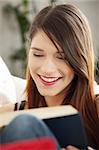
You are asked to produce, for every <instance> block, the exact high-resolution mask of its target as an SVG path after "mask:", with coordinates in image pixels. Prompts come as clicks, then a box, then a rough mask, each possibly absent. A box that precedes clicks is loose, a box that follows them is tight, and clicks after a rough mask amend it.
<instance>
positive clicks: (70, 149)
mask: <svg viewBox="0 0 99 150" xmlns="http://www.w3.org/2000/svg"><path fill="white" fill-rule="evenodd" d="M66 150H79V149H78V148H76V147H74V146H71V145H69V146H67V147H66Z"/></svg>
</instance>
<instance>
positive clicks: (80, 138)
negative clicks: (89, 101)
mask: <svg viewBox="0 0 99 150" xmlns="http://www.w3.org/2000/svg"><path fill="white" fill-rule="evenodd" d="M25 113H26V114H30V115H34V116H36V117H38V118H39V119H43V121H44V122H45V123H46V125H47V126H48V127H49V129H50V130H51V131H52V133H53V134H54V135H55V137H56V139H57V140H58V142H59V144H60V145H61V146H62V147H64V146H67V145H74V146H76V147H78V148H80V149H81V150H86V149H87V139H86V135H85V131H84V128H83V123H82V120H81V117H80V114H79V113H78V111H77V110H76V109H75V108H73V107H72V106H70V105H62V106H55V107H42V108H35V109H28V110H21V111H15V112H8V113H3V114H0V126H3V125H7V124H8V123H9V122H10V121H11V120H12V119H13V118H14V117H15V116H17V115H20V114H25Z"/></svg>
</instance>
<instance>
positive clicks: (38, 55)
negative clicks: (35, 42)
mask: <svg viewBox="0 0 99 150" xmlns="http://www.w3.org/2000/svg"><path fill="white" fill-rule="evenodd" d="M33 56H35V57H43V56H44V55H40V54H33ZM56 58H57V59H60V60H64V58H63V57H56Z"/></svg>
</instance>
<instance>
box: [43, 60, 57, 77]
mask: <svg viewBox="0 0 99 150" xmlns="http://www.w3.org/2000/svg"><path fill="white" fill-rule="evenodd" d="M41 72H42V73H43V74H44V75H46V76H52V75H54V74H55V73H56V72H57V66H56V64H55V63H54V61H52V59H47V60H45V61H44V62H43V64H42V66H41Z"/></svg>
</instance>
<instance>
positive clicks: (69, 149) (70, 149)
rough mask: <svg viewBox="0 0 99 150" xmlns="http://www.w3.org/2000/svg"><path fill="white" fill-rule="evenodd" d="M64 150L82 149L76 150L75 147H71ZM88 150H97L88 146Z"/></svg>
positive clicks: (63, 149)
mask: <svg viewBox="0 0 99 150" xmlns="http://www.w3.org/2000/svg"><path fill="white" fill-rule="evenodd" d="M62 150H80V149H78V148H76V147H74V146H71V145H69V146H67V147H66V148H62ZM88 150H95V149H93V148H92V147H90V146H88Z"/></svg>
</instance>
